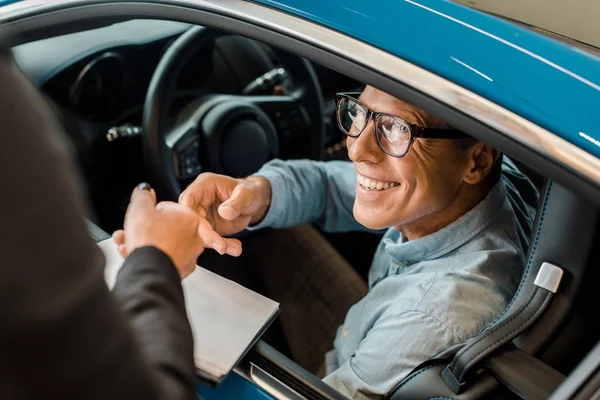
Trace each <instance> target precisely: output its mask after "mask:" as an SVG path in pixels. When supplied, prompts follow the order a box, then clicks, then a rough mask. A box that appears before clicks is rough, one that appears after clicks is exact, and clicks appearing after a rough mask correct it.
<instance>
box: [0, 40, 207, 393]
mask: <svg viewBox="0 0 600 400" xmlns="http://www.w3.org/2000/svg"><path fill="white" fill-rule="evenodd" d="M0 130H1V131H0V138H2V142H1V143H0V398H3V399H34V398H35V399H37V398H39V399H54V398H61V399H103V400H107V399H143V400H151V399H193V398H195V395H194V393H195V384H194V382H195V370H194V364H193V340H192V333H191V330H190V327H189V323H188V320H187V317H186V312H185V304H184V298H183V292H182V288H181V283H180V280H179V274H178V273H177V271H176V269H175V268H174V266H173V264H172V262H171V260H170V259H169V257H168V256H166V255H165V254H164V253H162V252H161V251H159V250H157V249H156V248H152V247H147V248H142V249H138V250H136V251H135V252H133V253H132V254H131V255H130V256H129V257H128V258H127V260H126V261H125V264H124V266H123V268H122V269H121V271H120V272H119V275H118V278H117V283H116V286H115V288H114V290H113V291H112V293H111V292H109V290H108V289H107V286H106V284H105V281H104V276H103V268H104V258H103V255H102V253H101V251H100V250H99V249H98V248H97V247H96V245H95V241H94V240H93V239H92V237H91V236H90V234H89V233H88V230H87V227H86V223H85V219H84V207H83V201H82V196H81V193H80V190H79V186H78V182H77V178H78V176H77V174H76V172H75V171H76V166H75V165H74V163H73V162H72V159H71V154H70V152H71V151H70V148H69V147H68V144H67V143H66V142H65V141H63V138H62V132H61V128H60V127H59V126H58V124H57V122H56V121H55V119H54V118H53V116H52V115H51V113H50V111H49V108H48V106H47V104H45V102H44V101H43V99H42V98H41V96H40V94H39V93H38V92H37V90H36V89H35V88H34V87H33V86H32V85H31V84H30V82H29V81H28V80H27V79H26V78H25V77H24V76H23V75H22V74H21V73H20V71H19V70H18V69H17V67H16V65H15V64H14V62H13V60H12V57H11V55H10V52H9V51H6V50H1V49H0Z"/></svg>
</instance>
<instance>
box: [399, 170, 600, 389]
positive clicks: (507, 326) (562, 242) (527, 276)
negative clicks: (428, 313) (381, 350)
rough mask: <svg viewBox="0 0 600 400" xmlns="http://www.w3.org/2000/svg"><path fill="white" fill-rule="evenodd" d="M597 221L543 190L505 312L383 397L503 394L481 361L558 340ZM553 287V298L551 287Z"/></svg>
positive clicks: (562, 194)
mask: <svg viewBox="0 0 600 400" xmlns="http://www.w3.org/2000/svg"><path fill="white" fill-rule="evenodd" d="M597 219H598V210H597V208H596V207H595V206H593V205H591V204H589V203H587V202H585V201H583V200H582V199H581V198H580V197H578V196H576V195H575V194H573V193H572V192H571V191H569V190H568V189H566V188H564V187H562V186H561V185H558V184H556V183H553V182H547V183H545V185H544V187H543V190H542V193H541V197H540V202H539V205H538V209H537V213H536V219H535V222H534V225H533V231H532V237H531V240H530V245H529V251H528V258H527V260H528V261H527V265H526V266H525V270H524V272H523V275H522V279H521V282H520V284H519V286H518V289H517V291H516V293H515V295H514V297H513V299H512V301H511V302H510V304H509V305H508V307H507V308H506V310H505V311H504V312H503V313H502V314H501V315H500V316H499V317H498V318H497V319H496V320H495V321H494V322H493V323H492V324H490V325H489V326H488V327H487V328H486V329H485V330H484V331H482V332H480V334H478V335H477V336H475V337H473V338H471V339H469V340H467V341H466V342H465V343H463V344H461V345H459V346H454V347H453V348H451V349H448V350H447V351H444V352H442V353H440V354H439V355H438V356H436V357H434V358H433V359H431V360H429V361H428V362H426V363H423V364H422V365H421V366H420V367H419V368H417V369H416V370H415V371H413V373H411V374H410V375H409V376H408V377H407V378H405V379H404V380H403V381H402V382H401V383H400V384H399V385H398V386H397V387H396V388H395V391H394V392H392V393H391V396H390V397H391V398H392V399H400V398H402V399H410V398H418V399H424V398H454V399H475V398H481V397H485V398H491V397H493V392H494V390H502V387H501V385H499V384H498V381H497V380H496V379H495V378H493V377H492V376H491V375H490V374H488V373H486V372H485V370H483V372H482V368H483V367H484V363H485V361H486V359H487V360H489V359H490V358H491V357H494V355H495V354H498V352H501V351H502V349H503V348H504V349H505V348H506V346H512V345H513V344H514V345H516V346H518V347H519V348H520V349H521V350H523V351H524V352H525V353H529V354H532V355H537V354H538V353H540V352H541V351H544V350H547V348H546V347H547V346H548V345H549V344H550V343H551V342H552V341H553V340H554V339H555V338H556V337H557V335H559V334H560V331H561V329H562V328H563V327H564V325H565V322H566V321H567V320H568V317H569V315H570V313H571V311H572V308H573V305H574V304H575V301H576V298H577V296H578V293H579V291H580V288H581V287H582V284H583V283H584V281H585V280H584V272H585V271H586V267H587V265H588V264H589V262H590V254H592V249H593V245H594V238H595V236H596V235H595V233H596V228H597ZM561 271H562V279H561V278H560V276H559V275H560V274H561ZM536 279H537V280H536ZM544 279H546V282H544ZM548 283H550V284H551V285H548ZM556 284H559V285H558V290H557V291H556V293H555V294H553V293H552V289H553V288H552V287H551V286H552V285H556ZM549 289H550V290H549ZM511 342H512V343H511ZM562 347H563V348H562V349H558V350H557V349H554V351H553V352H550V353H548V352H547V353H548V354H550V355H547V357H546V358H547V359H544V361H545V362H546V363H549V364H550V365H552V364H553V363H554V362H560V360H561V359H562V358H565V357H567V356H568V355H569V354H568V353H569V352H570V350H569V348H568V347H565V346H562ZM486 365H489V363H486ZM503 383H504V384H506V382H503Z"/></svg>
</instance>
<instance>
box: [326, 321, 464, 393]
mask: <svg viewBox="0 0 600 400" xmlns="http://www.w3.org/2000/svg"><path fill="white" fill-rule="evenodd" d="M338 340H351V338H350V337H348V338H340V339H338ZM458 342H460V338H458V337H457V336H456V335H455V334H454V333H453V332H452V331H451V330H450V329H448V328H447V327H446V326H444V325H443V324H442V323H441V322H439V321H438V320H436V319H434V318H433V317H431V316H430V315H428V314H425V313H422V312H420V311H405V312H402V313H400V314H396V313H390V314H388V315H384V316H383V317H382V318H380V319H379V320H377V322H376V323H375V326H374V327H373V328H371V330H369V333H368V334H367V336H366V337H365V338H364V339H363V340H362V342H361V343H360V345H359V347H358V349H357V350H356V352H355V353H354V355H352V356H351V357H350V358H349V359H348V360H347V361H346V362H344V363H343V364H342V365H341V366H340V367H339V368H338V369H337V370H335V371H334V372H333V373H331V374H329V375H328V376H326V377H325V378H324V382H326V383H327V384H329V385H330V386H332V387H333V388H335V389H336V390H338V391H339V392H340V393H342V394H344V395H346V396H348V397H350V398H351V399H355V400H364V399H382V398H383V397H384V396H385V395H387V394H389V393H390V392H391V390H392V389H393V388H394V387H395V386H396V385H397V384H398V383H399V382H400V381H401V380H402V379H403V378H404V377H406V376H407V375H408V374H409V373H410V372H411V371H412V370H413V369H414V368H415V367H417V366H418V365H419V364H420V363H422V362H423V361H425V360H427V359H429V358H431V357H433V356H434V355H435V354H437V353H438V352H440V351H441V350H444V349H445V348H447V347H449V346H450V345H453V344H455V343H458Z"/></svg>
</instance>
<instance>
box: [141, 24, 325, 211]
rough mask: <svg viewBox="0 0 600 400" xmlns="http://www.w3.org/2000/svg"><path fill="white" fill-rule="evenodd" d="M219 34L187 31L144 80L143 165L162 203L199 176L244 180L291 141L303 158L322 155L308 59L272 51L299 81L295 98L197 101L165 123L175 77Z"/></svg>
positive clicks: (317, 98) (318, 97)
mask: <svg viewBox="0 0 600 400" xmlns="http://www.w3.org/2000/svg"><path fill="white" fill-rule="evenodd" d="M223 35H226V33H224V32H220V31H216V30H212V29H207V28H204V27H200V26H197V27H192V28H190V29H189V30H187V31H186V32H185V33H183V34H182V35H181V36H180V37H179V38H177V39H176V40H175V41H174V42H173V43H172V44H171V45H170V46H169V48H168V49H167V51H166V52H165V53H164V55H163V57H162V59H161V60H160V62H159V64H158V66H157V68H156V70H155V71H154V75H153V76H152V79H151V81H150V86H149V88H148V92H147V95H146V100H145V103H144V111H143V122H142V125H143V129H142V135H141V137H142V144H143V152H144V158H145V163H146V167H147V169H148V172H149V174H150V178H151V182H152V185H153V186H154V187H155V189H156V190H157V192H158V194H159V197H161V198H165V199H169V200H174V201H176V200H177V199H178V197H179V195H180V193H181V191H182V187H183V185H185V184H186V183H189V182H190V181H191V180H193V179H194V178H195V177H196V176H197V175H198V174H199V173H202V172H215V173H221V174H227V175H231V176H247V175H249V174H251V173H253V172H256V171H257V170H258V169H259V168H260V167H261V166H262V165H263V164H264V163H266V162H267V161H269V160H270V159H273V158H277V157H278V156H280V150H281V149H282V148H284V147H285V143H294V147H295V148H296V150H298V145H300V146H303V147H302V148H303V149H304V151H301V153H302V154H301V157H302V158H312V159H319V158H320V157H321V152H322V150H323V146H324V139H323V138H324V135H325V125H324V118H323V96H322V93H321V88H320V85H319V82H318V79H317V76H316V73H315V71H314V69H313V67H312V65H311V64H310V63H309V62H308V61H306V60H304V59H302V58H300V57H298V56H294V55H290V54H288V53H284V52H277V57H278V59H279V60H280V61H281V63H282V64H283V66H284V67H285V69H286V70H287V71H288V72H289V74H290V75H291V76H293V77H294V79H295V81H296V82H301V83H302V84H301V85H299V87H298V88H296V90H294V91H293V93H290V94H289V95H282V96H275V95H273V96H270V95H268V96H242V95H225V94H213V95H209V96H203V97H202V98H199V99H197V100H196V101H194V102H192V103H190V104H189V105H188V106H187V107H185V109H184V110H185V111H184V112H182V113H180V115H179V117H178V118H177V123H175V124H173V126H167V118H166V116H167V112H168V108H169V105H170V104H171V101H172V100H173V98H174V94H175V86H176V85H175V82H176V81H177V77H178V75H179V72H180V71H181V69H182V68H183V66H185V65H186V64H187V62H188V61H189V60H190V58H191V57H192V56H194V54H196V53H197V52H198V50H199V49H201V48H202V47H203V46H206V45H207V44H209V43H210V42H211V41H214V40H215V39H216V38H217V37H219V36H223ZM296 158H298V157H296Z"/></svg>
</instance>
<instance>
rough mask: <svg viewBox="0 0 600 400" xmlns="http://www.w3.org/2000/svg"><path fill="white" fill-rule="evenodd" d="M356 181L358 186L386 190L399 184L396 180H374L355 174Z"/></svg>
mask: <svg viewBox="0 0 600 400" xmlns="http://www.w3.org/2000/svg"><path fill="white" fill-rule="evenodd" d="M357 181H358V184H359V185H360V186H362V187H363V188H365V189H367V190H386V189H391V188H393V187H396V186H398V185H399V183H397V182H383V181H375V180H372V179H369V178H365V177H364V176H362V175H357Z"/></svg>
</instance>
